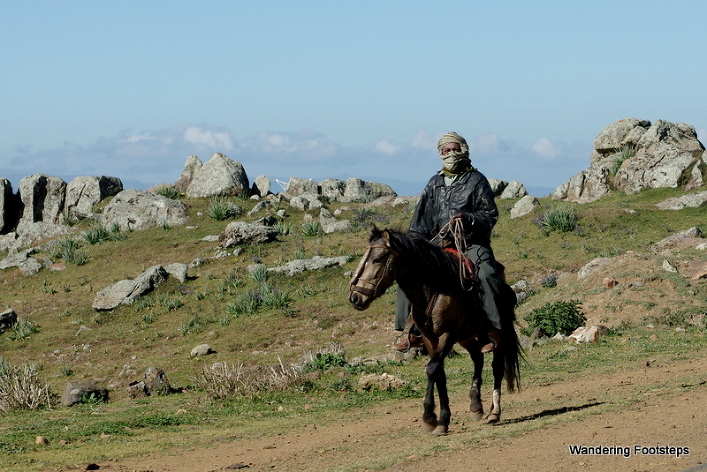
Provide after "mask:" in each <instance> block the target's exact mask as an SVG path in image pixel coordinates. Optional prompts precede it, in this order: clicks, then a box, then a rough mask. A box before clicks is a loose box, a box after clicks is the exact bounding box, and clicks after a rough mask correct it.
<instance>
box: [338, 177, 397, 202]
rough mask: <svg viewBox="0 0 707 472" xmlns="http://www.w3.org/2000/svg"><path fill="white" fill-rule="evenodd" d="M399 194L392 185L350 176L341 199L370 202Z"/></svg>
mask: <svg viewBox="0 0 707 472" xmlns="http://www.w3.org/2000/svg"><path fill="white" fill-rule="evenodd" d="M397 195H398V194H397V193H395V191H394V190H393V188H392V187H391V186H390V185H385V184H380V183H377V182H366V181H364V180H361V179H358V178H356V177H350V178H348V179H346V187H345V188H344V195H343V196H342V197H341V198H340V199H339V201H342V202H359V203H368V202H372V201H373V200H375V199H376V198H379V197H396V196H397Z"/></svg>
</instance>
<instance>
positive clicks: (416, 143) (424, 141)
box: [410, 129, 441, 152]
mask: <svg viewBox="0 0 707 472" xmlns="http://www.w3.org/2000/svg"><path fill="white" fill-rule="evenodd" d="M440 137H441V135H440ZM437 141H438V139H435V138H433V137H432V136H430V135H429V134H427V131H425V130H424V129H423V130H420V131H418V132H417V133H415V135H414V136H413V137H412V141H411V143H410V145H411V146H412V147H413V148H415V149H425V150H427V149H432V150H434V151H435V152H437Z"/></svg>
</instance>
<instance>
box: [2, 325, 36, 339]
mask: <svg viewBox="0 0 707 472" xmlns="http://www.w3.org/2000/svg"><path fill="white" fill-rule="evenodd" d="M38 332H39V325H38V324H37V323H35V322H34V321H27V320H19V321H18V322H17V323H15V324H14V325H12V333H11V334H9V335H8V339H10V340H11V341H21V340H23V339H26V338H28V337H30V336H31V335H33V334H35V333H38Z"/></svg>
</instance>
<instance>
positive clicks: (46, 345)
mask: <svg viewBox="0 0 707 472" xmlns="http://www.w3.org/2000/svg"><path fill="white" fill-rule="evenodd" d="M682 193H683V191H682V190H681V189H658V190H647V191H643V192H641V193H639V194H637V195H633V196H626V195H612V196H609V197H607V198H604V199H602V200H600V201H598V202H595V203H591V204H585V205H579V206H578V205H571V204H565V203H558V202H553V201H551V200H549V199H541V202H542V205H541V207H540V208H539V209H538V210H537V211H536V212H535V213H534V214H532V215H529V216H526V217H522V218H517V219H513V220H511V219H510V216H509V214H510V209H511V208H512V206H513V204H514V203H515V201H508V200H500V201H498V204H499V209H500V212H501V218H500V220H499V223H498V225H497V226H496V229H495V231H494V237H493V246H494V250H495V253H496V257H497V259H499V260H500V261H501V262H503V263H504V264H505V265H506V268H507V276H508V279H509V282H510V283H514V282H516V281H518V280H521V279H523V280H526V281H528V282H530V283H531V285H533V287H534V288H535V293H534V294H532V295H531V296H530V297H529V298H528V299H527V300H525V301H524V302H523V303H522V304H520V305H519V306H518V310H517V312H518V319H519V325H521V326H523V325H524V321H523V318H524V316H525V315H527V314H528V313H530V312H531V311H532V310H533V309H535V308H538V307H540V306H542V305H544V304H546V303H550V302H554V301H560V300H578V301H580V302H582V303H583V308H584V311H585V313H586V315H587V317H588V318H589V319H590V320H592V321H594V322H603V323H606V324H608V325H609V326H612V327H614V328H615V330H614V332H613V334H614V335H615V337H610V338H608V339H607V340H605V341H604V343H609V344H611V348H612V349H614V350H616V351H620V352H621V356H619V358H618V360H617V358H615V357H614V358H612V359H611V360H609V359H603V360H601V361H600V362H601V363H602V365H603V366H604V367H603V369H605V370H609V371H610V370H615V369H619V368H621V367H622V362H625V361H626V360H627V359H636V358H638V357H640V356H641V355H644V354H645V353H646V352H647V350H648V351H650V352H654V351H653V350H654V348H655V345H654V346H649V345H648V343H643V344H637V345H633V344H631V345H626V344H625V343H623V344H622V343H621V342H620V341H619V340H617V339H618V338H620V337H621V336H622V335H623V336H633V337H634V338H638V339H648V336H649V335H650V334H647V331H646V330H647V329H652V330H662V331H661V332H664V333H665V336H664V340H663V341H661V342H664V343H665V344H660V343H659V344H658V346H663V347H666V346H669V345H670V342H671V341H670V340H671V339H672V338H671V336H673V334H674V329H675V328H676V327H680V328H685V329H686V330H687V334H688V335H689V338H688V340H687V341H685V342H688V343H689V345H690V346H691V349H692V348H693V347H694V349H695V350H701V349H703V347H704V336H703V335H704V329H703V328H697V327H694V326H693V325H691V324H690V320H691V319H692V318H691V317H693V315H698V314H700V313H702V314H703V313H705V312H706V311H707V283H706V282H705V281H704V280H703V279H700V280H687V279H685V278H684V277H681V276H680V275H676V274H671V273H666V272H665V271H661V270H660V267H661V264H662V262H663V260H665V259H666V258H667V259H671V262H675V261H676V260H679V261H686V260H699V259H704V252H701V251H697V250H684V251H680V252H676V253H675V254H673V255H672V256H666V255H661V256H657V255H655V254H653V252H652V249H651V246H652V244H654V243H656V242H658V241H660V240H662V239H663V238H665V237H667V236H670V235H671V234H673V233H675V232H678V231H682V230H685V229H688V228H690V227H693V226H698V227H701V228H702V229H707V228H705V223H707V221H706V218H705V210H704V208H702V209H684V210H680V211H660V210H658V209H657V208H656V207H655V203H657V202H659V201H662V200H663V199H665V198H668V197H672V196H677V195H680V194H682ZM183 201H184V203H185V204H186V205H187V206H188V208H189V216H190V222H189V224H188V225H186V226H183V227H172V228H166V227H165V228H153V229H151V230H147V231H140V232H127V233H124V234H123V237H124V238H123V239H120V240H116V241H106V242H102V243H100V244H94V245H90V244H87V243H84V244H83V245H82V247H81V248H79V250H80V251H82V252H83V254H84V255H85V256H87V262H86V263H84V264H82V265H77V264H74V263H71V262H66V268H65V269H64V270H54V271H52V270H42V271H40V272H39V273H38V274H35V275H31V276H23V275H21V274H20V273H19V271H16V270H6V271H4V272H1V273H0V284H1V287H2V290H1V291H0V308H3V309H4V308H5V307H9V308H12V309H14V310H15V311H16V312H17V313H18V316H19V318H20V320H21V322H22V325H23V326H25V327H27V329H26V332H18V331H12V330H10V331H7V332H5V333H3V334H2V335H0V356H1V357H2V358H4V359H5V360H6V362H8V363H10V364H12V365H22V364H23V363H36V364H38V365H39V367H40V370H39V378H40V379H41V381H42V382H46V383H48V384H49V386H50V389H51V391H52V392H53V393H55V394H58V395H60V394H61V392H62V391H63V389H64V387H65V385H66V384H67V383H68V382H69V381H71V380H77V379H89V380H95V381H96V382H98V383H99V384H101V385H104V386H107V387H108V388H109V389H110V390H111V392H110V396H111V401H110V402H109V403H106V404H87V405H79V406H78V407H75V408H72V409H65V408H62V407H55V408H54V409H52V410H40V411H34V412H16V413H10V414H7V415H4V416H0V467H2V468H3V470H5V469H6V468H7V469H8V470H14V469H11V467H16V468H17V469H16V470H35V469H32V467H33V466H30V464H31V463H35V464H36V470H42V467H46V466H47V464H54V465H61V464H68V463H76V462H81V461H84V462H92V461H98V460H101V459H105V458H106V457H120V456H124V455H132V454H139V453H142V452H144V451H149V450H153V451H154V450H162V449H164V450H168V449H169V448H171V447H182V446H181V441H183V439H180V437H181V436H180V432H184V431H186V430H194V429H196V428H198V429H199V430H200V431H201V432H202V433H203V437H202V438H201V439H199V441H204V442H206V443H208V441H209V440H210V439H209V438H212V437H213V435H216V434H217V433H216V431H217V430H218V429H219V427H220V426H224V425H231V426H232V425H233V424H234V422H235V423H238V424H239V433H238V434H242V435H248V434H255V431H258V433H259V434H269V433H270V432H272V431H276V430H278V429H282V428H288V424H290V422H293V421H299V420H301V418H300V416H299V414H298V415H294V414H293V415H291V416H287V415H280V416H282V417H280V418H279V420H278V421H269V422H267V423H265V422H262V421H258V420H259V419H269V420H272V419H273V418H274V417H275V416H277V411H274V410H273V408H272V405H273V404H286V405H288V407H287V408H288V409H291V410H297V411H301V412H306V413H301V414H306V415H316V418H317V421H320V420H321V421H326V418H329V417H335V416H336V414H339V413H340V411H341V409H342V408H344V409H346V410H351V409H355V408H358V407H360V406H361V405H363V404H366V403H370V402H385V401H391V400H394V399H395V398H400V397H404V396H415V397H418V396H421V393H420V391H419V390H418V388H419V382H420V381H421V380H422V371H421V369H420V365H419V364H414V365H410V364H405V363H399V362H396V361H394V360H393V357H392V356H391V350H390V347H389V345H390V343H391V342H392V341H393V338H394V332H393V331H392V321H393V320H392V313H393V310H394V299H395V297H394V291H391V292H390V293H388V294H386V295H385V296H384V297H382V299H380V300H378V301H377V302H375V303H374V305H373V306H372V307H371V308H370V309H369V310H368V311H365V312H357V311H355V310H353V309H352V308H350V307H349V305H348V302H347V301H346V295H347V285H348V280H349V277H350V272H351V271H352V270H353V269H354V268H355V266H356V264H357V262H358V259H359V257H360V255H361V254H362V252H363V250H364V249H365V246H366V244H367V228H368V225H369V224H370V223H371V222H375V223H376V224H378V225H379V226H381V227H394V228H406V227H407V222H408V221H409V218H410V216H411V213H412V209H413V208H412V207H411V206H399V207H383V206H372V205H368V204H346V205H343V204H339V203H334V204H331V205H329V209H330V210H331V211H332V212H333V211H334V210H336V209H342V210H343V212H342V214H341V216H340V217H339V218H348V219H350V220H351V221H352V222H353V223H354V225H355V230H354V231H353V232H351V233H336V234H331V235H322V234H317V235H306V234H304V231H303V227H302V223H303V222H304V219H305V213H307V212H301V211H297V210H294V209H290V208H289V207H287V206H286V205H284V204H283V208H286V209H287V213H288V217H287V218H286V220H285V225H284V227H285V229H286V231H285V232H286V233H287V232H288V231H289V233H288V234H283V235H282V236H280V237H279V238H278V240H277V241H276V242H273V243H269V244H262V245H258V246H246V247H243V251H242V252H241V253H240V254H239V255H237V256H229V257H227V258H224V259H212V258H211V257H212V256H213V254H214V252H215V249H216V243H214V242H205V241H202V238H203V237H205V236H208V235H216V234H219V233H220V232H221V231H222V230H223V228H225V226H226V224H227V223H228V222H227V221H215V220H214V219H212V218H210V217H209V216H208V206H209V201H208V199H185V200H183ZM234 202H235V203H237V204H238V205H239V206H241V207H243V210H244V211H243V213H242V214H243V215H245V214H246V213H247V211H248V210H250V208H252V207H253V206H254V202H251V201H248V200H241V199H234ZM558 206H561V207H565V208H572V209H573V210H574V211H575V212H576V214H577V215H578V218H579V219H578V227H577V229H575V230H574V231H571V232H558V231H550V232H548V231H546V230H544V229H543V228H542V227H541V225H539V224H538V216H539V215H540V214H543V213H547V212H548V211H550V210H552V209H553V208H556V207H558ZM309 213H310V214H312V215H314V216H315V217H317V216H318V213H317V212H309ZM262 216H265V213H261V214H258V215H256V216H253V217H241V218H237V219H239V220H244V221H254V220H255V219H257V218H260V217H262ZM80 224H81V223H80ZM80 224H79V226H80ZM630 251H632V252H633V253H635V254H634V255H632V256H631V257H628V258H627V257H626V254H627V252H630ZM315 255H321V256H325V257H332V256H341V255H350V256H351V260H350V262H349V263H348V264H346V266H344V267H341V268H331V269H325V270H321V271H315V272H306V273H303V274H300V275H297V276H294V277H288V276H285V275H273V274H270V275H269V276H263V274H259V275H251V274H249V272H248V270H247V267H248V266H249V265H250V264H254V263H263V264H265V265H267V266H268V267H273V266H276V265H281V264H284V263H286V262H288V261H291V260H294V259H302V258H308V257H312V256H315ZM629 255H630V253H629ZM42 256H44V257H50V258H51V257H52V254H50V253H46V254H44V255H42V254H39V255H38V256H36V257H42ZM597 257H622V258H623V259H621V263H620V265H619V266H616V265H614V266H613V267H612V268H611V269H610V271H611V272H610V273H607V274H601V275H598V276H594V277H591V278H590V279H589V280H584V281H578V280H577V278H576V271H577V270H578V269H580V268H581V267H582V266H583V265H584V264H586V263H588V262H589V261H591V260H592V259H594V258H597ZM197 258H209V259H208V262H207V263H205V264H204V265H201V266H199V267H197V268H194V269H191V270H190V275H191V276H192V277H193V278H192V279H190V280H188V281H186V282H184V283H180V282H178V281H175V280H169V281H168V282H166V283H164V284H163V285H161V286H160V287H159V288H158V289H157V290H155V291H154V292H153V293H151V294H150V295H149V296H147V297H145V298H144V299H142V300H139V301H138V302H136V303H135V304H133V305H132V306H122V307H119V308H117V309H115V310H111V311H108V312H96V311H94V310H93V309H92V308H91V304H92V302H93V299H94V297H95V295H96V292H97V291H98V290H101V289H103V288H104V287H106V286H108V285H110V284H113V283H115V282H117V281H119V280H122V279H126V278H134V277H136V276H137V275H139V274H140V273H142V272H143V271H144V270H145V269H147V268H148V267H150V266H153V265H157V264H159V265H163V266H166V265H168V264H170V263H173V262H182V263H189V262H191V261H193V260H195V259H197ZM54 261H55V262H57V261H56V260H55V259H54ZM605 275H606V276H609V275H610V276H612V277H616V278H617V279H618V280H619V285H618V286H617V288H616V289H608V288H606V287H604V286H603V285H602V283H601V282H602V278H603V277H604V276H605ZM548 276H551V277H554V278H556V279H557V286H554V287H550V286H548V287H545V286H544V285H543V284H542V283H541V281H542V280H543V279H544V278H546V277H548ZM636 282H640V283H636ZM267 294H269V295H274V296H275V299H274V300H270V303H269V304H270V306H266V304H265V303H263V302H262V299H263V296H264V295H267ZM255 299H258V301H259V302H260V306H259V307H254V305H255V303H254V302H253V300H255ZM624 315H625V316H624ZM649 325H650V326H652V328H650V326H649ZM334 342H335V343H338V345H340V346H341V347H342V348H343V350H344V352H345V354H346V359H348V360H351V359H354V358H357V357H364V358H368V359H369V361H368V367H367V368H365V369H364V368H359V369H358V370H355V369H352V368H348V369H338V370H337V369H334V370H332V371H330V372H328V373H327V372H326V371H325V372H324V373H323V374H320V375H312V376H310V377H308V381H307V382H306V383H300V384H298V386H297V387H295V388H293V389H291V390H287V391H285V392H273V393H263V394H257V395H252V396H248V397H244V398H232V399H226V400H220V401H217V402H214V401H213V400H212V399H211V398H209V396H208V395H206V394H205V392H203V391H201V390H199V389H198V388H197V383H198V382H197V380H196V379H198V378H199V377H200V374H201V372H202V369H203V368H204V366H206V365H211V364H213V363H214V362H216V361H220V362H227V363H231V364H243V365H244V366H272V365H280V364H282V365H290V364H297V363H301V362H302V359H303V357H304V356H306V355H307V354H308V353H312V352H320V351H322V350H326V349H328V348H329V346H330V345H331V343H334ZM202 343H208V344H209V345H210V346H211V347H212V348H213V349H214V350H215V351H216V353H215V354H212V355H209V356H206V357H204V358H201V359H195V358H191V357H190V352H191V349H192V348H193V347H195V346H196V345H198V344H202ZM543 349H545V351H543ZM553 349H555V350H557V348H548V347H540V348H538V349H537V350H534V351H533V352H531V353H529V355H528V358H529V361H530V364H529V366H527V367H526V368H525V369H524V372H523V373H524V377H525V379H526V381H529V382H531V383H532V382H547V381H555V380H553V379H555V378H556V377H557V376H558V375H560V376H562V375H565V374H563V372H566V371H567V370H568V369H571V370H572V372H575V374H572V375H582V372H583V369H585V368H586V365H587V364H586V360H587V357H586V356H589V357H590V358H601V349H602V346H593V347H588V348H586V349H583V350H581V353H580V354H577V355H576V356H575V357H571V356H570V357H571V358H564V357H562V356H561V357H560V358H558V359H556V361H557V363H544V364H547V365H544V366H539V365H538V364H537V363H535V364H534V363H533V359H534V358H535V356H540V357H539V358H541V359H545V358H547V356H552V355H554V354H553V352H554V351H552V350H553ZM558 352H559V351H558ZM659 352H660V351H657V353H654V354H653V355H660V354H659ZM543 356H544V357H543ZM621 359H623V361H622V360H621ZM567 363H569V364H571V367H568V365H569V364H567ZM466 364H467V363H466V360H464V361H462V360H457V359H455V360H454V361H453V363H452V364H451V365H452V368H451V373H450V379H451V381H452V382H453V383H455V384H456V385H457V387H458V388H468V386H467V387H464V385H465V382H466V374H465V373H464V372H466V371H467V370H468V368H469V366H468V365H466ZM149 366H156V367H159V368H162V369H163V370H164V371H165V372H166V374H167V377H168V379H169V381H170V383H171V385H172V387H174V388H177V389H180V390H182V392H181V393H176V394H173V395H168V396H159V397H158V396H153V397H148V398H145V399H140V400H134V399H131V398H129V397H128V395H127V393H126V387H127V386H128V384H129V383H130V382H132V381H135V380H141V379H142V374H143V372H144V371H145V369H146V368H147V367H149ZM349 367H350V366H349ZM366 369H367V370H366ZM322 370H325V369H322ZM364 371H377V372H383V371H385V372H390V373H395V374H396V375H399V376H401V377H402V378H404V379H406V380H408V381H410V382H411V385H412V386H411V388H408V389H403V390H399V391H395V392H374V393H366V394H362V393H360V392H357V391H356V389H355V383H356V381H355V378H356V375H358V374H360V373H362V372H364ZM101 434H103V435H104V436H105V437H111V438H112V439H111V440H110V441H102V440H101V436H100V435H101ZM36 435H44V436H46V437H48V438H50V439H51V440H52V442H51V443H50V445H49V446H38V445H35V444H34V437H35V436H36ZM57 441H63V443H62V444H59V443H58V442H57ZM108 443H109V444H108ZM13 464H14V465H13Z"/></svg>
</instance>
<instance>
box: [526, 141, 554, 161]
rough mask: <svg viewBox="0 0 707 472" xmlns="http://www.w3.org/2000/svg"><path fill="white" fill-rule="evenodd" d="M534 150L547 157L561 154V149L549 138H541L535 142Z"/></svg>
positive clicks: (551, 157)
mask: <svg viewBox="0 0 707 472" xmlns="http://www.w3.org/2000/svg"><path fill="white" fill-rule="evenodd" d="M532 149H533V152H534V153H535V154H537V155H538V156H540V157H543V158H545V159H554V158H555V157H557V156H559V155H560V149H559V148H558V147H557V146H556V145H555V144H553V143H552V141H550V140H549V139H547V138H540V139H538V140H537V141H535V144H533V147H532Z"/></svg>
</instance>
